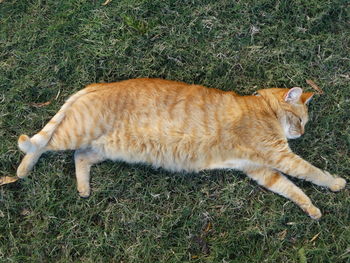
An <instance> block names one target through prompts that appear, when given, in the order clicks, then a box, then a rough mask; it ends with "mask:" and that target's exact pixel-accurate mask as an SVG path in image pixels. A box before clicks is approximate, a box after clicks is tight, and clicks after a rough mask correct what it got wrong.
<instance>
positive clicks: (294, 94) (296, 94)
mask: <svg viewBox="0 0 350 263" xmlns="http://www.w3.org/2000/svg"><path fill="white" fill-rule="evenodd" d="M301 94H303V90H302V89H301V88H299V87H294V88H291V89H290V90H289V91H288V92H286V93H285V94H284V101H286V102H288V103H297V102H298V101H299V99H300V97H301Z"/></svg>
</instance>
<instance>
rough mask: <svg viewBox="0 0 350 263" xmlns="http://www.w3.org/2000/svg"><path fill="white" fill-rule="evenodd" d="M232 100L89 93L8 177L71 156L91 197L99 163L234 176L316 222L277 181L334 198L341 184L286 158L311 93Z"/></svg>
mask: <svg viewBox="0 0 350 263" xmlns="http://www.w3.org/2000/svg"><path fill="white" fill-rule="evenodd" d="M257 95H258V96H239V95H237V94H236V93H233V92H224V91H221V90H217V89H210V88H206V87H203V86H199V85H189V84H186V83H182V82H175V81H167V80H161V79H134V80H128V81H122V82H116V83H106V84H93V85H90V86H88V87H86V88H85V89H83V90H81V91H79V92H77V93H76V94H74V95H73V96H72V97H70V98H69V99H68V100H67V102H66V103H65V104H64V105H63V106H62V108H61V109H60V110H59V111H58V113H57V114H56V115H55V116H54V117H53V118H52V119H51V120H50V121H49V122H48V124H47V125H45V127H44V128H43V129H42V130H41V131H40V132H39V133H37V134H35V135H34V136H33V137H32V138H29V137H28V136H26V135H21V136H20V137H19V140H18V145H19V148H20V149H21V150H22V151H24V152H25V153H26V155H25V157H24V158H23V160H22V162H21V164H20V166H19V167H18V170H17V176H18V177H20V178H23V177H25V176H27V174H28V173H29V171H30V170H31V169H32V167H33V166H34V164H35V163H36V162H37V160H38V159H39V157H40V155H41V154H42V153H43V152H45V151H56V150H76V152H75V166H76V176H77V187H78V191H79V194H80V195H81V196H82V197H87V196H89V195H90V185H89V180H90V168H91V166H92V165H93V164H95V163H98V162H101V161H103V160H105V159H111V160H122V161H126V162H129V163H137V162H142V163H149V164H152V165H153V166H155V167H163V168H165V169H167V170H171V171H187V172H189V171H195V172H197V171H201V170H210V169H238V170H241V171H243V172H245V173H246V174H247V175H248V176H249V177H251V178H252V179H254V180H255V181H257V182H258V183H259V184H261V185H262V186H264V187H266V188H267V189H270V190H271V191H274V192H276V193H278V194H281V195H283V196H285V197H287V198H289V199H291V200H292V201H294V202H295V203H296V204H298V205H299V206H300V207H301V208H302V209H303V210H304V211H305V212H306V213H308V215H309V216H311V217H312V218H315V219H318V218H320V217H321V212H320V210H319V209H318V208H317V207H315V206H314V205H313V204H312V202H311V200H310V199H309V198H308V197H307V196H306V195H305V194H304V193H303V192H302V190H301V189H299V188H298V187H297V186H296V185H294V184H293V183H292V182H291V181H289V180H288V178H287V177H285V176H283V175H282V173H285V174H288V175H290V176H292V177H297V178H301V179H305V180H308V181H311V182H313V183H315V184H317V185H320V186H325V187H328V188H330V189H331V190H332V191H339V190H341V189H343V188H344V187H345V180H344V179H342V178H339V177H335V176H332V175H330V174H329V173H328V172H325V171H322V170H320V169H318V168H316V167H314V166H312V165H311V164H310V163H308V162H306V161H305V160H303V159H302V158H301V157H299V156H297V155H295V154H294V153H293V152H292V151H291V150H290V148H289V146H288V141H287V139H293V138H297V137H299V136H301V135H302V134H303V133H304V130H305V124H306V123H307V121H308V114H307V107H306V104H307V102H308V101H309V100H310V98H311V97H312V95H313V94H312V93H303V91H302V89H301V88H298V87H295V88H292V89H279V88H273V89H262V90H259V91H258V94H257Z"/></svg>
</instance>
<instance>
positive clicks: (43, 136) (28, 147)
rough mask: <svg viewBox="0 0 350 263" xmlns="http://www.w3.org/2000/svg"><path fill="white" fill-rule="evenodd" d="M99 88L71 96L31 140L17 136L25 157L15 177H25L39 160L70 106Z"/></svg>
mask: <svg viewBox="0 0 350 263" xmlns="http://www.w3.org/2000/svg"><path fill="white" fill-rule="evenodd" d="M100 86H101V84H91V85H89V86H87V87H86V88H85V89H82V90H80V91H78V92H77V93H75V94H74V95H72V96H71V97H70V98H69V99H68V100H67V101H66V103H65V104H63V106H62V107H61V109H60V110H59V111H58V112H57V113H56V115H55V116H53V117H52V119H51V120H50V121H49V122H48V123H47V124H46V125H45V126H44V128H43V129H42V130H41V131H40V132H38V133H37V134H35V135H34V136H33V137H32V138H29V136H27V135H24V134H22V135H21V136H19V138H18V147H19V148H20V149H21V150H22V151H23V152H24V153H26V155H25V156H24V158H23V160H22V162H21V164H20V165H19V167H18V169H17V177H19V178H23V177H25V176H27V174H28V173H29V172H30V170H31V169H32V168H33V166H34V165H35V163H36V162H37V161H38V159H39V158H40V156H41V154H43V153H44V152H45V151H46V150H47V149H46V146H47V144H48V142H49V141H50V139H51V137H52V135H53V134H54V132H55V130H56V129H57V127H58V126H59V125H60V123H61V122H62V120H63V119H64V117H65V116H66V112H67V110H68V109H69V108H70V107H71V106H72V104H73V103H74V102H75V101H77V100H78V99H79V98H80V97H82V96H84V95H85V94H88V93H91V92H94V91H96V90H98V88H99V87H100ZM0 185H1V183H0Z"/></svg>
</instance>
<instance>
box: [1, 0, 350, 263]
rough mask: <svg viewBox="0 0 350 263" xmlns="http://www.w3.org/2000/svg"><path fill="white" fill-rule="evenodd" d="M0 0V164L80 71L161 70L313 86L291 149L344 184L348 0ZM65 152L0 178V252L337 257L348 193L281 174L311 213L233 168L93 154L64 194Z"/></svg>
mask: <svg viewBox="0 0 350 263" xmlns="http://www.w3.org/2000/svg"><path fill="white" fill-rule="evenodd" d="M103 4H104V1H97V0H90V1H83V0H64V1H52V0H48V1H45V0H32V1H27V0H17V1H16V0H0V102H1V103H0V136H1V140H0V176H5V175H14V174H15V171H16V167H17V165H18V164H19V162H20V160H21V158H22V157H23V154H22V153H21V152H20V151H19V150H18V148H17V138H18V136H19V135H20V134H22V133H25V134H29V135H33V134H35V133H36V132H37V131H38V130H40V128H41V127H43V125H44V124H45V123H46V122H47V121H48V120H49V119H50V117H51V116H53V115H54V114H55V112H56V111H57V110H58V109H59V108H60V106H61V105H62V104H63V103H64V101H65V100H66V99H67V98H68V96H69V95H70V94H72V93H74V92H75V91H77V90H79V89H81V88H83V87H84V86H85V85H87V84H89V83H93V82H111V81H118V80H124V79H129V78H136V77H161V78H166V79H172V80H179V81H185V82H188V83H196V84H202V85H206V86H209V87H215V88H219V89H222V90H234V91H236V92H237V93H240V94H251V93H253V92H254V91H255V90H257V89H258V88H264V87H293V86H301V87H304V88H305V90H308V91H311V90H312V88H311V87H310V86H308V85H307V84H306V82H305V80H306V79H312V80H314V81H315V82H316V83H317V84H318V85H319V86H320V87H321V88H322V89H323V91H324V94H323V95H317V96H315V98H314V99H313V101H312V102H311V103H310V119H311V120H310V122H309V124H308V125H307V129H306V134H305V135H304V136H303V137H302V138H300V139H297V140H295V141H292V142H291V147H292V148H293V150H294V151H295V152H296V153H298V154H299V155H301V156H302V157H303V158H305V159H306V160H308V161H310V162H311V163H313V164H314V165H316V166H318V167H320V168H322V169H326V170H328V171H330V172H331V173H334V174H338V175H340V176H342V177H344V178H346V179H347V180H348V181H350V95H349V94H350V71H349V70H350V57H349V54H350V47H349V42H350V27H349V21H350V6H349V3H347V1H345V0H335V1H325V0H309V1H306V0H305V1H304V0H295V1H287V0H280V1H273V0H261V1H258V0H247V1H240V0H237V1H229V0H217V1H214V0H212V1H208V0H202V1H199V0H192V1H190V0H188V1H184V0H183V1H180V0H112V1H110V2H109V3H107V2H105V5H103ZM72 156H73V155H72V152H60V153H47V154H45V155H44V156H43V157H42V158H41V159H40V160H39V162H38V164H37V165H36V166H35V168H34V170H33V172H32V173H31V174H30V176H29V177H28V178H27V179H25V180H20V181H18V182H16V183H14V184H10V185H5V186H1V187H0V261H1V262H124V263H127V262H247V263H252V262H259V263H260V262H285V263H287V262H300V263H305V262H317V263H319V262H332V263H334V262H350V194H349V186H347V189H345V190H344V191H342V192H339V193H332V192H330V191H329V190H327V189H324V188H321V187H318V186H315V185H312V184H310V183H307V182H303V181H299V180H298V181H295V182H296V184H297V185H299V186H300V187H301V188H302V189H303V190H304V191H305V192H306V193H307V194H308V195H309V196H310V198H311V199H312V200H313V201H314V203H315V205H317V206H318V207H319V208H320V209H321V211H322V213H323V217H322V218H321V220H320V221H314V220H312V219H310V218H309V217H308V216H307V215H306V214H304V213H303V212H302V211H301V210H300V209H299V208H298V207H297V206H296V205H294V204H293V203H292V202H291V201H288V200H287V199H284V198H282V197H280V196H278V195H276V194H273V193H272V192H269V191H266V190H265V189H264V188H262V187H259V186H258V185H257V184H256V183H254V182H252V181H251V180H249V179H248V178H247V177H246V176H244V175H243V174H242V173H239V172H235V171H213V172H202V173H199V174H180V173H178V174H174V173H169V172H166V171H164V170H162V169H158V170H155V169H152V168H151V167H149V166H145V165H129V164H126V163H121V162H119V163H118V162H115V163H113V162H104V163H102V164H100V165H97V166H95V167H94V168H93V169H92V191H93V192H92V195H91V197H90V198H88V199H82V198H80V197H79V196H78V194H77V192H76V182H75V175H74V163H73V158H72Z"/></svg>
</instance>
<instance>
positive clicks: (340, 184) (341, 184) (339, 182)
mask: <svg viewBox="0 0 350 263" xmlns="http://www.w3.org/2000/svg"><path fill="white" fill-rule="evenodd" d="M345 185H346V181H345V179H343V178H340V177H338V178H335V179H334V181H333V183H332V185H331V186H330V187H329V189H331V191H333V192H338V191H340V190H342V189H344V188H345Z"/></svg>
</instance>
